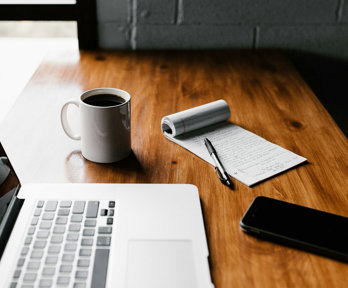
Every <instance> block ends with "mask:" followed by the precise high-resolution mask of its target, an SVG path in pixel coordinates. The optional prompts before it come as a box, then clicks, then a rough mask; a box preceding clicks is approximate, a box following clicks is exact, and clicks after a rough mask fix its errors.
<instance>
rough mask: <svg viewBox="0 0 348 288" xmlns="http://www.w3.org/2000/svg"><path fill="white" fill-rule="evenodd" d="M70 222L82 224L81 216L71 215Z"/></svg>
mask: <svg viewBox="0 0 348 288" xmlns="http://www.w3.org/2000/svg"><path fill="white" fill-rule="evenodd" d="M70 221H71V222H82V215H81V214H75V215H72V216H71V219H70Z"/></svg>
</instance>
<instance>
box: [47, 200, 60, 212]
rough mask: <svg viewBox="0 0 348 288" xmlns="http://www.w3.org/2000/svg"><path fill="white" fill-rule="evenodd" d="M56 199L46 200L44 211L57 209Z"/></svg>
mask: <svg viewBox="0 0 348 288" xmlns="http://www.w3.org/2000/svg"><path fill="white" fill-rule="evenodd" d="M57 205H58V201H47V203H46V206H45V211H46V212H54V211H56V209H57Z"/></svg>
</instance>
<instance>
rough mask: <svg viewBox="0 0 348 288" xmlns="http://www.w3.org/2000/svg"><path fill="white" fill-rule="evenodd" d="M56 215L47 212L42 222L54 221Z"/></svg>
mask: <svg viewBox="0 0 348 288" xmlns="http://www.w3.org/2000/svg"><path fill="white" fill-rule="evenodd" d="M53 218H54V213H52V212H45V213H43V214H42V220H53Z"/></svg>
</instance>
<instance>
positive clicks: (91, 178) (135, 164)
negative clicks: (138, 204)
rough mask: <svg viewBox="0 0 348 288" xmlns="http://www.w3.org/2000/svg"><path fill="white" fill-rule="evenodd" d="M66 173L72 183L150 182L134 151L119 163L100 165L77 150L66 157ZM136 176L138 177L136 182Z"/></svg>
mask: <svg viewBox="0 0 348 288" xmlns="http://www.w3.org/2000/svg"><path fill="white" fill-rule="evenodd" d="M65 171H66V177H67V179H68V180H69V181H70V182H72V183H81V182H93V183H135V182H140V183H149V182H150V180H149V179H148V178H147V176H146V174H145V170H144V168H143V166H142V165H141V163H140V162H139V160H138V158H137V156H136V155H135V154H134V152H133V151H131V153H130V155H129V156H128V157H127V158H126V159H123V160H121V161H119V162H115V163H111V164H100V163H94V162H91V161H89V160H87V159H85V158H84V157H83V156H82V154H81V151H80V150H75V151H72V152H71V153H70V154H69V155H68V156H67V157H66V162H65ZM134 176H136V179H135V181H134ZM130 179H132V180H130Z"/></svg>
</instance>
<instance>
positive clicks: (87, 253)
mask: <svg viewBox="0 0 348 288" xmlns="http://www.w3.org/2000/svg"><path fill="white" fill-rule="evenodd" d="M91 255H92V249H80V253H79V256H91Z"/></svg>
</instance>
